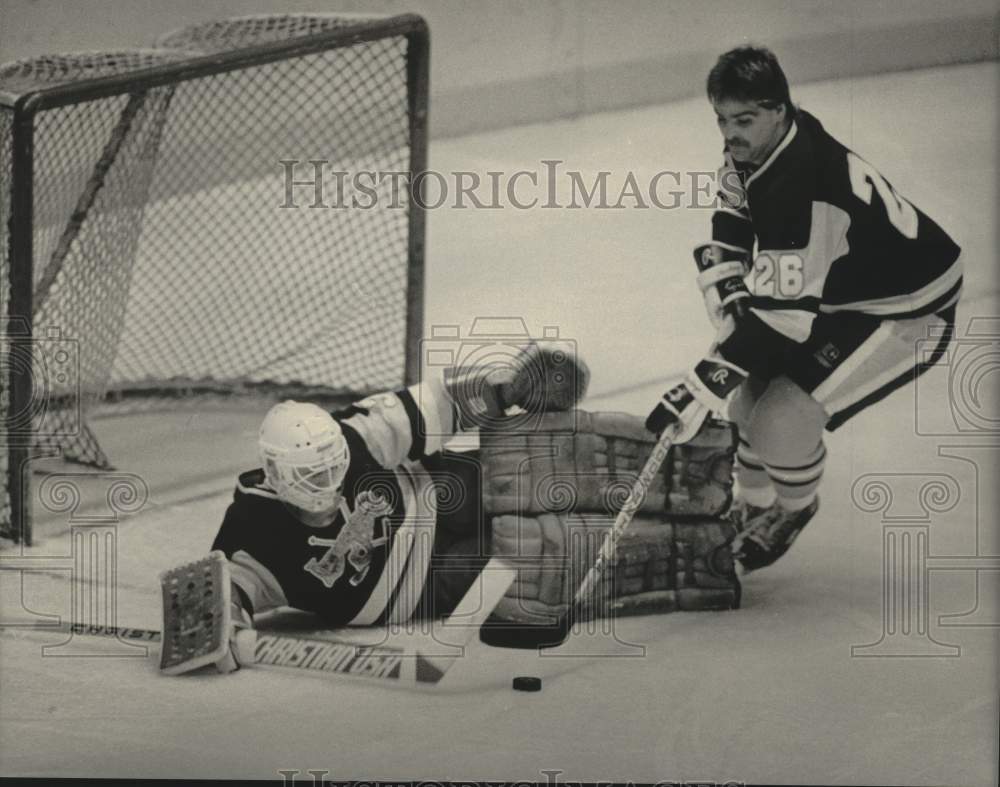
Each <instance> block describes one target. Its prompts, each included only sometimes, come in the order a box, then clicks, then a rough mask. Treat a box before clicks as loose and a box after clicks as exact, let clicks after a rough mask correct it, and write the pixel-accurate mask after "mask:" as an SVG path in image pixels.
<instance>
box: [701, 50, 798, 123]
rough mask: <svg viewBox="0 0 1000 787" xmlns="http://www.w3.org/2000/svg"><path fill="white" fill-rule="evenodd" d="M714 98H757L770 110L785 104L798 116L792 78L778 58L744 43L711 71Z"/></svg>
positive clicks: (710, 95)
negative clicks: (791, 93) (789, 84)
mask: <svg viewBox="0 0 1000 787" xmlns="http://www.w3.org/2000/svg"><path fill="white" fill-rule="evenodd" d="M707 92H708V98H709V100H710V101H713V102H715V101H724V100H726V99H730V100H736V101H756V102H758V103H759V104H761V105H762V106H764V107H767V108H768V109H774V108H775V107H776V106H778V105H779V104H784V105H785V110H786V112H787V113H788V117H789V118H791V117H793V116H794V115H795V107H794V106H793V105H792V97H791V95H790V94H789V92H788V80H787V79H786V78H785V72H784V71H782V70H781V66H780V65H778V58H776V57H775V56H774V53H773V52H772V51H771V50H770V49H766V48H764V47H762V46H740V47H736V49H730V50H729V51H728V52H725V53H724V54H722V55H719V59H718V60H717V61H716V63H715V66H714V67H713V68H712V70H711V71H709V72H708V84H707Z"/></svg>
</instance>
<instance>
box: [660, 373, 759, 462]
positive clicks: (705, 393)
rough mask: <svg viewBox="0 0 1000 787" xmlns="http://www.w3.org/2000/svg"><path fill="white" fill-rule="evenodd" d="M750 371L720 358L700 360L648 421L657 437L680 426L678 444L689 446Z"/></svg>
mask: <svg viewBox="0 0 1000 787" xmlns="http://www.w3.org/2000/svg"><path fill="white" fill-rule="evenodd" d="M746 378H747V372H745V371H744V370H743V369H741V368H740V367H738V366H736V365H735V364H732V363H729V361H726V360H723V359H722V358H719V357H718V356H709V357H708V358H703V359H702V360H701V361H699V362H698V363H697V364H696V365H695V367H694V369H692V370H691V371H690V372H688V374H687V376H686V377H685V378H684V380H683V381H682V382H680V383H678V384H677V385H675V386H674V387H673V388H671V389H670V390H669V391H667V392H666V393H665V394H663V397H662V398H661V399H660V401H659V403H658V404H657V405H656V407H654V408H653V410H652V412H651V413H650V414H649V416H648V417H647V418H646V429H648V430H649V431H650V432H652V433H653V434H655V435H659V434H662V433H663V430H664V429H666V428H667V427H670V426H676V430H677V433H676V434H675V435H674V442H675V443H686V442H687V441H688V440H690V439H691V438H692V437H694V436H695V435H696V434H698V430H699V429H701V425H702V424H703V423H704V421H705V419H706V418H707V417H708V415H709V413H712V412H715V413H718V412H720V411H721V410H722V408H723V407H724V406H725V403H726V398H727V397H728V396H729V394H731V393H732V392H733V391H735V390H736V389H737V388H738V387H739V386H740V384H741V383H742V382H743V381H744V380H746Z"/></svg>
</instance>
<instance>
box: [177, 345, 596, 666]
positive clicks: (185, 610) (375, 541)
mask: <svg viewBox="0 0 1000 787" xmlns="http://www.w3.org/2000/svg"><path fill="white" fill-rule="evenodd" d="M589 375H590V373H589V370H588V369H587V366H586V364H585V363H584V362H583V361H582V360H581V359H579V358H578V357H576V356H575V354H574V353H573V352H572V350H571V349H570V348H569V347H561V346H557V345H555V344H553V343H545V344H539V343H534V342H532V343H531V344H529V345H528V346H527V347H526V348H523V349H522V350H520V351H519V352H518V353H516V354H514V355H513V356H512V357H511V363H510V365H509V366H503V367H494V368H473V369H469V370H464V371H462V370H449V371H447V372H445V373H444V374H441V373H438V374H437V375H436V376H433V377H430V378H428V379H425V380H424V381H423V382H421V383H420V384H419V385H415V386H412V387H410V388H404V389H402V390H399V391H395V392H391V393H384V394H380V395H377V396H373V397H371V398H368V399H365V400H362V401H360V402H358V403H357V404H355V405H352V406H351V407H350V408H348V409H347V410H344V411H342V412H339V413H334V414H332V415H331V414H330V413H328V412H326V411H325V410H323V409H322V408H320V407H318V406H317V405H314V404H307V403H302V402H292V401H287V402H283V403H281V404H277V405H275V406H274V407H273V408H272V409H271V410H270V411H269V412H268V414H267V416H266V417H265V418H264V421H263V423H262V425H261V427H260V434H259V442H258V447H259V456H260V461H261V468H260V469H257V470H251V471H249V472H246V473H243V474H242V475H241V476H240V477H239V480H238V483H237V486H236V491H235V493H234V496H233V502H232V504H231V505H230V506H229V508H228V510H227V511H226V514H225V518H224V520H223V522H222V525H221V527H220V528H219V532H218V535H217V536H216V537H215V542H214V544H213V546H212V549H213V550H218V551H220V552H222V553H224V555H225V557H226V559H227V560H226V573H227V574H228V576H229V578H230V580H231V587H226V588H224V589H223V591H222V592H223V593H224V594H225V595H226V596H227V597H228V598H230V599H231V605H230V609H229V610H228V613H227V614H226V615H225V616H224V617H225V619H226V623H225V624H224V625H225V627H227V628H228V626H229V625H230V624H229V622H228V621H230V620H231V622H232V625H233V626H235V627H236V628H239V627H249V626H251V625H252V621H253V616H254V615H257V614H260V613H262V612H266V611H268V610H272V609H275V608H277V607H283V606H290V607H294V608H297V609H300V610H305V611H308V612H313V613H315V614H317V615H319V616H320V617H321V618H322V619H323V620H324V621H325V622H326V623H327V624H328V625H329V626H331V627H336V626H345V625H359V626H363V625H375V624H387V623H403V622H405V621H408V620H410V619H411V618H414V617H425V618H426V617H439V616H442V615H444V614H447V613H448V612H450V611H451V610H452V609H453V608H454V606H455V605H456V604H457V603H458V601H459V600H460V599H461V597H462V595H463V594H464V593H465V591H466V590H467V589H468V588H469V586H470V585H471V584H472V582H473V581H474V580H475V578H476V576H477V575H478V573H479V572H480V570H481V569H482V567H483V566H484V565H485V564H486V562H487V561H488V559H489V550H488V545H487V544H486V543H485V539H486V538H487V536H488V533H487V532H486V531H485V530H484V528H483V522H482V517H481V516H480V511H479V496H480V493H481V485H480V479H479V476H478V465H476V463H474V462H470V461H468V460H467V461H464V462H463V461H462V459H461V456H460V455H457V454H451V455H450V457H449V458H445V456H444V455H443V454H442V448H443V445H444V443H445V442H447V440H448V439H449V438H450V437H451V436H452V435H454V434H455V433H456V432H457V431H459V430H460V429H465V428H469V427H474V426H479V425H482V424H484V423H489V422H490V421H491V419H502V418H503V417H504V416H505V415H506V414H508V411H511V413H510V414H516V413H517V412H519V411H524V412H526V413H532V412H535V413H538V412H545V411H563V410H567V409H570V408H571V407H573V405H574V404H576V402H577V401H578V400H579V399H580V398H581V397H582V396H583V395H584V393H585V391H586V389H587V384H588V382H589ZM444 476H446V477H447V479H448V484H449V491H448V493H449V495H450V497H451V499H450V501H449V503H448V506H447V507H446V510H440V511H439V510H438V508H439V506H438V503H439V499H438V494H439V490H438V488H437V486H436V481H438V480H440V479H441V478H442V477H444ZM441 508H442V509H444V508H445V507H444V506H442V507H441ZM432 557H433V558H435V560H434V561H432ZM440 558H445V560H444V561H442V560H441V559H440ZM206 565H207V566H211V565H212V563H211V562H209V561H206ZM165 577H166V578H165V579H164V580H163V585H164V610H165V611H164V618H165V621H164V629H165V630H164V639H165V646H164V647H165V648H167V649H173V651H174V654H173V655H171V654H169V653H168V657H167V659H165V662H167V661H169V662H170V666H169V671H170V672H172V673H175V674H176V673H178V672H184V671H186V670H187V669H194V668H196V667H198V666H202V665H203V664H204V663H206V661H205V658H204V656H203V655H202V654H204V653H205V652H208V651H212V652H215V648H216V647H217V646H218V644H219V638H220V636H221V637H222V638H223V639H222V642H223V643H224V642H225V641H226V639H228V638H229V636H230V634H229V632H228V631H227V632H221V634H220V632H218V631H216V630H210V629H212V628H213V627H211V626H208V625H204V624H202V623H200V622H199V620H209V619H210V618H211V617H212V615H213V614H215V613H214V612H213V611H212V610H211V609H208V606H209V604H208V603H207V602H204V601H203V600H202V598H201V593H202V588H200V587H198V588H196V587H191V586H188V588H187V590H185V589H184V588H177V587H175V585H176V584H177V582H176V581H173V580H171V578H170V575H169V572H168V574H167V575H165ZM172 581H173V583H174V584H173V585H172V584H171V582H172ZM207 582H208V586H207V587H206V588H205V592H206V593H207V594H208V595H209V596H211V595H212V594H214V593H215V592H216V588H215V587H214V582H213V580H212V578H211V576H210V577H209V578H208V580H207ZM193 584H194V583H192V585H193ZM185 592H187V593H188V595H189V596H190V595H191V594H192V593H193V594H194V596H197V598H193V597H192V598H190V599H189V600H190V602H191V603H186V600H185V598H184V593H185ZM220 598H221V594H220ZM199 605H200V608H199ZM191 610H195V611H194V612H192V611H191ZM182 618H184V619H185V620H186V621H187V622H181V619H182ZM215 628H218V626H215ZM186 632H194V633H193V634H191V635H190V636H192V639H198V638H202V639H204V640H205V642H203V643H202V642H192V643H191V644H190V645H189V644H187V643H185V642H184V641H183V636H184V635H185V633H186ZM213 642H214V644H212V643H213ZM212 660H215V657H214V656H213V657H212ZM216 663H217V666H219V668H220V670H222V671H231V670H233V669H235V668H237V667H238V666H239V659H238V654H237V653H236V651H235V648H234V649H233V650H232V651H230V649H229V648H228V647H227V648H226V649H225V653H224V655H222V656H221V657H220V658H218V660H217V661H216Z"/></svg>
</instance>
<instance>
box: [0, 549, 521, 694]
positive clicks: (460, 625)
mask: <svg viewBox="0 0 1000 787" xmlns="http://www.w3.org/2000/svg"><path fill="white" fill-rule="evenodd" d="M513 581H514V570H513V568H511V566H510V565H509V564H508V563H506V562H505V561H504V560H502V559H500V558H492V559H491V560H490V561H489V563H487V565H486V566H485V568H484V569H483V570H482V571H481V572H480V574H479V576H478V577H477V578H476V580H475V581H474V582H473V583H472V587H470V588H469V590H468V591H467V592H466V594H465V596H464V597H463V598H462V600H461V601H460V602H459V604H458V606H457V607H455V609H454V611H453V612H452V613H451V614H450V615H449V616H448V617H447V618H446V619H445V620H444V621H443V622H442V623H441V629H442V630H447V629H449V628H450V629H452V630H455V629H458V630H459V631H458V633H457V636H454V637H450V638H449V639H448V641H447V642H443V641H442V642H437V644H438V646H439V649H441V650H450V651H452V652H451V653H448V654H439V653H431V652H430V649H429V648H426V647H423V645H424V644H427V643H428V642H429V641H427V640H424V641H421V640H420V637H419V636H417V637H415V638H414V640H415V642H414V643H408V642H406V641H405V640H406V637H405V636H404V637H397V638H396V642H392V640H391V638H390V642H389V644H361V643H358V642H355V641H351V640H348V639H345V638H343V637H341V638H337V637H316V636H297V635H294V634H287V633H284V632H275V631H266V630H257V629H247V630H244V631H240V632H238V634H237V647H238V649H239V651H240V653H241V655H245V656H249V658H248V659H247V660H246V661H245V662H244V664H245V665H246V666H249V667H253V668H256V667H262V668H265V669H279V670H283V671H285V670H298V671H305V672H318V673H324V674H327V675H331V676H334V677H341V678H350V679H357V678H362V679H367V680H369V681H372V680H374V681H376V682H378V683H379V685H383V686H402V687H410V688H414V687H421V686H423V687H433V686H435V685H437V684H438V683H440V682H441V679H442V678H443V677H444V676H445V673H447V671H448V670H449V669H450V668H451V667H452V665H453V664H454V663H455V662H456V661H457V660H458V659H459V658H461V657H462V656H463V655H465V652H464V646H465V645H467V644H468V643H469V641H470V640H471V639H472V637H473V636H474V634H475V632H476V631H477V629H478V628H479V626H481V625H482V624H483V622H484V621H485V620H486V618H487V617H488V616H489V615H490V613H492V611H493V609H494V607H496V605H497V603H498V602H499V601H500V599H501V598H502V597H503V595H504V593H506V592H507V588H509V587H510V585H511V583H512V582H513ZM18 631H33V632H40V631H47V632H63V633H68V634H72V635H90V636H101V637H112V638H115V639H118V640H121V641H123V642H128V643H130V644H143V643H160V642H162V633H161V632H160V631H158V630H156V629H147V628H134V627H130V626H89V625H86V624H80V623H62V624H59V625H55V626H53V625H46V624H44V623H29V624H26V625H18V624H8V625H6V626H3V627H0V632H2V633H8V634H10V633H16V632H18ZM456 649H457V651H458V652H455V651H456Z"/></svg>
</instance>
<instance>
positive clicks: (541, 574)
mask: <svg viewBox="0 0 1000 787" xmlns="http://www.w3.org/2000/svg"><path fill="white" fill-rule="evenodd" d="M611 523H612V521H611V520H610V519H609V518H607V517H604V516H600V515H585V514H557V513H545V514H539V515H537V516H530V515H513V514H505V515H501V516H497V517H494V518H493V520H492V528H493V550H494V554H495V555H497V556H503V557H506V558H507V559H509V560H510V561H511V562H513V563H514V564H515V565H516V566H517V567H518V572H517V578H516V579H515V581H514V584H513V585H511V587H510V588H509V589H508V591H507V594H506V595H505V596H504V598H503V599H502V600H501V602H500V604H499V605H498V606H497V608H496V611H495V613H494V615H495V617H496V618H498V619H500V620H504V621H509V622H512V623H518V624H527V625H551V624H553V623H554V622H555V621H557V620H558V619H559V617H560V616H562V615H563V614H565V612H566V611H567V610H568V608H569V604H570V603H571V602H572V600H573V596H574V594H575V593H576V590H577V588H578V587H579V586H580V584H581V583H582V582H583V578H584V576H585V575H586V573H587V571H589V570H590V567H591V566H593V565H594V563H595V562H596V560H597V554H598V552H599V551H600V548H601V544H602V542H603V540H604V537H605V535H606V534H607V532H608V529H609V528H610V526H611ZM734 535H735V531H734V528H733V527H732V526H731V525H729V524H728V523H725V522H721V521H703V522H684V523H669V522H664V521H663V520H662V518H659V517H652V516H649V515H645V514H636V516H635V518H634V519H633V520H632V523H631V525H630V526H629V528H628V530H626V531H625V532H624V533H623V534H622V536H621V539H620V541H619V542H618V547H617V549H616V554H615V559H614V561H613V562H612V563H611V564H610V565H609V567H608V569H607V571H606V572H605V575H604V576H603V577H602V579H601V582H600V583H598V585H597V588H596V591H595V598H594V601H593V603H592V604H590V607H589V609H588V610H585V613H589V614H590V615H602V614H604V615H606V614H611V613H613V614H617V615H629V614H647V613H650V612H672V611H674V610H678V609H680V610H699V609H732V608H735V607H737V606H739V598H740V583H739V579H738V578H737V576H736V571H735V565H734V561H733V557H732V554H731V550H730V547H729V542H730V541H731V540H732V538H733V536H734Z"/></svg>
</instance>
